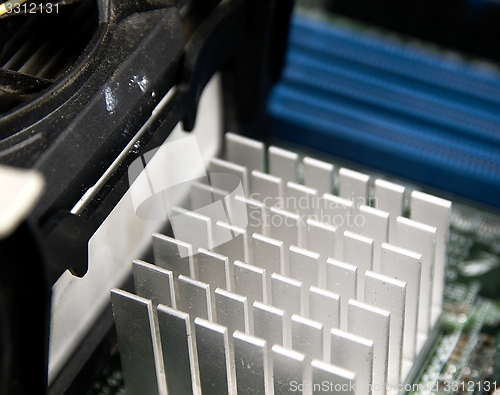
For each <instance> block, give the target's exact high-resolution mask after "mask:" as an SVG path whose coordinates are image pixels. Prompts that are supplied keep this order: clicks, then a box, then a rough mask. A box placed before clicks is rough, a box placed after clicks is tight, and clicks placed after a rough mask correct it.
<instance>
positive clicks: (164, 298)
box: [112, 133, 451, 395]
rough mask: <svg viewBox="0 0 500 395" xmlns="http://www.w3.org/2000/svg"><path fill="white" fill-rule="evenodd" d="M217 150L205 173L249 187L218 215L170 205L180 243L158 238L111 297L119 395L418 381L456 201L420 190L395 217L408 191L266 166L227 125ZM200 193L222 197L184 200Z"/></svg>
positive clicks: (359, 177) (310, 164)
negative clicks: (120, 373) (220, 153)
mask: <svg viewBox="0 0 500 395" xmlns="http://www.w3.org/2000/svg"><path fill="white" fill-rule="evenodd" d="M226 147H227V150H228V152H227V159H228V160H230V161H231V162H226V161H222V160H213V161H212V163H211V166H212V167H213V168H214V169H216V170H217V171H218V172H221V173H222V172H227V173H230V174H232V175H235V174H236V175H237V176H238V177H240V179H241V180H242V183H243V185H245V191H246V196H231V195H228V194H226V198H225V199H224V200H225V201H227V202H228V204H227V206H226V207H227V208H228V210H227V211H228V212H229V215H228V217H226V221H220V220H219V218H215V219H214V218H210V217H208V216H204V215H202V214H200V211H199V210H197V212H196V213H193V212H191V211H190V210H192V209H194V208H193V207H186V208H184V207H179V208H176V209H175V210H174V211H175V213H176V216H175V218H176V222H177V224H176V227H175V229H174V232H175V233H176V234H175V235H176V236H177V237H179V235H178V234H177V231H178V230H180V232H179V234H180V235H182V237H179V240H177V239H173V238H171V237H168V236H163V235H158V234H155V235H154V236H153V247H154V256H155V263H156V265H157V266H154V265H150V264H147V263H145V262H142V261H135V262H134V271H133V273H134V281H135V284H136V293H137V295H138V296H135V295H132V294H128V293H125V292H123V291H119V290H113V291H112V295H113V298H112V299H113V311H114V315H115V322H116V330H117V333H118V340H119V346H120V350H122V354H121V356H122V359H123V358H128V360H127V362H125V363H124V379H125V383H126V385H127V390H128V389H130V391H131V393H133V391H134V390H135V389H137V388H139V386H140V381H141V377H142V379H144V380H149V381H148V383H145V385H146V384H148V385H150V386H151V385H152V384H151V383H153V382H157V384H158V388H157V389H156V391H157V392H158V393H159V394H162V393H163V392H162V391H165V392H166V391H168V393H169V394H175V393H179V392H178V390H179V389H180V388H183V389H184V392H183V393H193V394H201V393H202V394H203V395H206V394H224V393H227V394H236V393H247V392H248V393H265V394H284V393H286V394H288V393H292V392H295V391H299V393H300V392H302V393H303V394H313V393H319V392H321V391H322V390H324V389H321V388H320V387H315V385H321V384H322V382H323V381H325V380H326V381H328V382H329V383H330V384H331V386H332V387H331V389H330V390H331V391H333V392H340V393H343V394H353V395H354V394H360V395H361V394H366V395H371V394H378V393H382V394H384V395H385V394H386V393H387V392H389V391H388V389H390V387H392V388H396V386H397V385H398V384H402V383H404V382H405V380H407V379H409V378H410V379H411V375H412V371H414V370H415V369H417V368H418V364H419V363H420V362H419V361H420V360H421V355H420V354H421V353H420V351H421V350H422V348H423V346H424V344H425V343H426V341H428V339H430V338H431V336H432V328H433V327H434V324H435V323H436V319H437V317H439V314H440V312H441V308H442V289H443V282H444V265H445V261H444V257H445V256H446V255H445V253H446V245H447V237H448V228H449V219H450V210H451V203H450V202H448V201H444V200H443V199H439V198H436V197H433V196H430V195H426V194H423V193H421V192H415V191H414V192H413V193H412V194H411V207H410V208H411V219H409V218H404V217H402V215H403V208H404V205H403V197H404V193H405V188H404V187H402V186H399V185H396V184H391V183H388V182H386V181H383V180H370V178H369V176H367V175H365V174H362V173H359V172H355V171H352V170H349V169H345V168H341V169H339V171H338V173H337V174H338V176H337V179H336V178H335V168H334V167H333V166H332V165H329V164H328V163H325V162H320V161H317V160H315V159H312V158H304V159H303V161H302V162H301V161H300V158H299V156H298V155H297V154H295V153H293V152H289V151H286V150H284V149H281V148H277V147H270V148H269V151H268V155H269V156H268V158H269V166H270V169H271V173H272V174H266V173H264V172H263V171H264V170H265V167H264V163H265V148H264V146H263V145H262V144H261V143H259V142H257V141H254V140H250V139H247V138H244V137H241V136H236V135H233V134H230V133H228V134H226ZM233 162H234V163H233ZM301 169H302V170H303V171H301ZM302 174H303V175H304V179H303V180H301V178H300V176H301V175H302ZM372 181H373V182H372ZM299 182H303V184H304V185H302V184H300V183H299ZM337 184H338V185H339V192H340V196H336V195H335V194H334V192H335V191H334V190H333V187H334V185H337ZM221 185H222V184H221ZM219 187H220V185H219ZM226 189H228V188H226ZM207 191H208V192H209V194H208V195H210V194H211V195H212V198H214V197H217V199H222V198H223V195H222V192H220V191H221V190H220V188H219V189H216V188H214V189H213V190H210V188H207V187H206V186H205V187H203V185H201V184H198V185H195V187H193V188H191V193H192V194H193V196H191V201H192V202H193V201H194V202H200V201H202V199H206V197H207V196H208V195H207ZM216 192H217V193H216ZM228 192H231V191H228ZM202 195H203V196H202ZM228 196H230V197H231V199H227V197H228ZM373 206H374V207H373ZM196 208H198V207H196ZM226 214H227V213H226ZM417 221H420V222H417ZM235 223H238V224H242V223H247V226H246V227H239V226H234V225H233V224H235ZM221 235H223V237H222V236H221ZM226 238H229V240H228V241H227V242H225V243H220V240H222V239H224V240H225V239H226ZM162 284H163V286H162ZM148 299H150V300H151V301H152V302H149V301H148ZM158 322H159V325H158ZM139 330H140V331H141V334H140V335H139V334H138V333H137V335H138V336H135V334H136V332H137V331H139ZM174 339H175V341H174ZM146 346H147V347H146ZM162 351H163V352H162ZM176 361H179V363H178V364H176ZM136 368H137V370H135V369H136ZM155 369H156V370H155ZM412 369H413V370H412ZM181 370H182V371H181ZM142 371H145V372H146V373H145V374H144V375H142V376H141V374H142V373H141V372H142ZM320 379H321V380H320ZM155 380H156V381H155ZM129 383H130V384H129ZM347 383H348V384H349V385H346V384H347ZM153 384H154V383H153ZM335 386H337V387H335ZM389 386H390V387H389Z"/></svg>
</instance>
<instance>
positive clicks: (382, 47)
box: [268, 17, 500, 207]
mask: <svg viewBox="0 0 500 395" xmlns="http://www.w3.org/2000/svg"><path fill="white" fill-rule="evenodd" d="M268 108H269V112H270V114H271V115H272V117H273V129H272V132H273V133H274V135H276V136H279V137H282V138H287V139H289V140H291V141H295V142H298V143H301V144H304V145H308V146H311V147H313V148H316V149H321V150H323V151H326V152H330V153H333V154H335V155H338V156H342V157H345V158H348V159H350V160H354V161H357V162H360V163H363V164H365V165H369V166H372V167H374V168H379V169H381V170H384V171H388V172H391V173H393V174H396V175H400V176H403V177H406V178H408V179H412V180H415V181H417V182H422V183H426V184H429V185H431V186H433V187H437V188H440V189H444V190H448V191H450V192H453V193H456V194H460V195H463V196H465V197H468V198H472V199H475V200H478V201H481V202H484V203H487V204H490V205H494V206H498V207H500V76H499V75H498V74H494V73H493V72H491V73H486V72H481V71H480V70H479V69H477V68H475V67H472V66H470V65H468V64H467V63H465V62H462V61H461V62H459V61H451V60H449V59H447V58H445V57H440V56H438V55H437V54H435V53H428V52H426V51H424V50H422V49H418V50H416V49H413V48H409V47H408V46H404V45H401V44H400V43H394V42H392V41H389V40H386V39H383V38H380V37H375V36H372V35H369V34H365V33H359V32H356V31H353V30H350V29H347V28H341V27H338V26H333V25H331V24H329V23H325V22H320V21H317V20H314V19H308V18H304V17H295V18H294V19H293V23H292V29H291V35H290V46H289V52H288V56H287V65H286V67H285V70H284V72H283V76H282V80H281V81H280V83H279V84H278V85H277V86H276V87H275V89H274V90H273V93H272V95H271V98H270V101H269V105H268Z"/></svg>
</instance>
